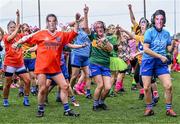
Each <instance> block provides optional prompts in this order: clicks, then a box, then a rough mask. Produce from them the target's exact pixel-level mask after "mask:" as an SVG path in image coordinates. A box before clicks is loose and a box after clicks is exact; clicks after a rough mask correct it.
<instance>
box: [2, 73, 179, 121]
mask: <svg viewBox="0 0 180 124" xmlns="http://www.w3.org/2000/svg"><path fill="white" fill-rule="evenodd" d="M172 77H173V78H174V80H173V92H174V95H173V108H174V110H175V111H176V112H177V114H178V115H179V113H180V108H179V106H180V92H179V91H180V84H179V83H180V73H173V74H172ZM124 82H125V90H126V92H125V93H124V94H118V96H117V97H108V98H107V100H106V103H107V105H108V107H109V109H110V110H108V111H99V112H94V111H92V104H93V100H87V99H86V98H84V97H80V96H76V98H77V100H78V101H79V102H80V107H73V106H72V105H71V104H70V105H71V108H73V109H74V110H75V111H78V112H79V113H80V114H81V115H80V117H78V118H75V117H64V116H63V106H62V105H61V104H59V103H57V102H55V92H56V90H53V92H52V93H51V94H50V96H49V105H48V106H47V107H46V108H45V116H44V117H43V118H37V117H36V116H35V115H36V111H37V98H36V97H35V96H32V95H30V104H31V106H30V107H24V106H23V104H22V101H23V98H22V97H21V98H19V97H17V93H18V92H17V89H11V93H10V98H9V103H10V106H9V107H7V108H5V107H3V106H2V105H0V124H4V123H43V124H45V123H62V124H66V123H72V124H82V123H83V124H96V123H107V124H111V123H118V124H179V123H180V116H178V117H176V118H174V117H167V116H166V115H165V104H164V97H163V88H162V85H160V83H158V89H159V94H160V100H159V102H158V104H157V105H156V106H155V107H154V111H155V115H154V116H151V117H144V116H143V112H144V108H145V104H144V101H141V100H138V91H131V90H130V87H131V84H130V82H131V77H130V76H127V77H126V78H125V81H124ZM94 87H95V85H93V86H92V89H94ZM0 93H1V94H2V91H0ZM0 99H1V104H2V96H1V97H0Z"/></svg>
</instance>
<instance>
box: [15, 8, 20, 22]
mask: <svg viewBox="0 0 180 124" xmlns="http://www.w3.org/2000/svg"><path fill="white" fill-rule="evenodd" d="M19 24H20V13H19V10H18V9H17V11H16V25H19Z"/></svg>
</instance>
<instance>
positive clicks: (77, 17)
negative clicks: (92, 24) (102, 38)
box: [75, 13, 81, 21]
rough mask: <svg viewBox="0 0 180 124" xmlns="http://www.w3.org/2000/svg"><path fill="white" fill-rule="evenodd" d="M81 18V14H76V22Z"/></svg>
mask: <svg viewBox="0 0 180 124" xmlns="http://www.w3.org/2000/svg"><path fill="white" fill-rule="evenodd" d="M80 17H81V14H80V13H76V16H75V19H76V21H79V20H80Z"/></svg>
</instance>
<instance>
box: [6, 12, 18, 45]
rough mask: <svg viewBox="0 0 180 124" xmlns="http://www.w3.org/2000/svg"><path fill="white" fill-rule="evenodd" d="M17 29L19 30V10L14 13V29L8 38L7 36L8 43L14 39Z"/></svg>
mask: <svg viewBox="0 0 180 124" xmlns="http://www.w3.org/2000/svg"><path fill="white" fill-rule="evenodd" d="M12 23H13V22H12ZM8 28H9V27H8ZM19 28H20V14H19V10H18V9H17V11H16V29H15V31H14V32H13V33H12V34H11V35H10V36H8V38H7V41H8V42H9V41H11V40H12V39H14V38H15V37H16V35H17V33H18V31H19Z"/></svg>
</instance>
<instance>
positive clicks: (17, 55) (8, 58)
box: [3, 34, 24, 67]
mask: <svg viewBox="0 0 180 124" xmlns="http://www.w3.org/2000/svg"><path fill="white" fill-rule="evenodd" d="M8 37H9V34H6V35H4V38H3V41H4V45H5V58H4V65H6V66H12V67H22V66H23V64H24V60H23V54H22V49H21V48H17V49H14V48H12V44H13V43H15V42H17V41H18V40H19V39H21V38H22V37H23V34H17V35H16V37H15V38H13V39H12V40H10V41H8V40H7V38H8Z"/></svg>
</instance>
